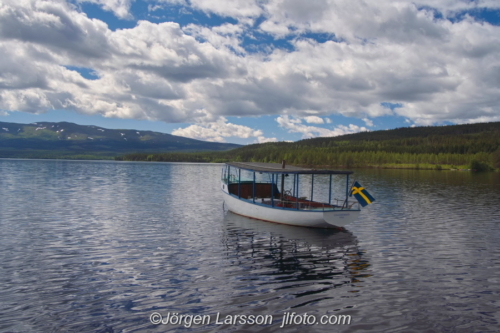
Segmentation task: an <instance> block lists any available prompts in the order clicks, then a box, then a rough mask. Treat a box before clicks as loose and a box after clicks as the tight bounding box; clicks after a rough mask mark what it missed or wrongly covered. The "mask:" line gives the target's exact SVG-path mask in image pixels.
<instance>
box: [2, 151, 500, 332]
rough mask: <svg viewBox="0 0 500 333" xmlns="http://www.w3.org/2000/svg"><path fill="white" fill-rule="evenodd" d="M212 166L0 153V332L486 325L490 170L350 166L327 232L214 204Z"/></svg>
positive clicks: (492, 283)
mask: <svg viewBox="0 0 500 333" xmlns="http://www.w3.org/2000/svg"><path fill="white" fill-rule="evenodd" d="M220 168H221V165H206V164H205V165H202V164H168V163H128V162H108V161H106V162H100V161H99V162H94V161H53V160H8V159H7V160H5V159H4V160H0V175H1V177H0V332H115V333H116V332H167V331H172V332H212V331H216V332H233V331H238V332H259V331H260V332H275V331H280V332H304V331H308V332H498V330H499V327H500V325H499V324H500V246H499V240H500V209H499V203H500V174H498V173H486V174H472V173H469V172H451V171H441V172H439V171H410V170H356V171H355V175H356V179H358V180H359V182H360V183H361V184H362V185H364V186H365V187H367V188H368V189H369V191H370V193H371V194H372V195H373V196H374V197H375V198H376V200H377V201H376V202H375V203H374V204H373V205H370V206H368V207H366V208H365V209H363V210H362V212H361V215H360V218H359V219H358V221H357V222H355V223H353V224H351V225H348V226H347V229H348V230H347V232H339V231H328V230H317V229H306V228H300V227H290V226H283V225H277V224H272V223H266V222H261V221H256V220H251V219H247V218H243V217H239V216H236V215H234V214H231V213H225V212H224V210H223V205H222V195H221V193H220V190H219V179H220ZM153 313H157V314H155V315H153V316H152V314H153ZM284 313H289V314H291V313H295V317H293V318H295V323H293V322H292V324H289V325H284V327H283V328H280V326H283V323H282V318H283V314H284ZM174 314H178V316H180V315H184V316H191V317H190V318H191V319H190V320H192V321H193V320H195V316H198V317H197V318H199V319H200V318H208V319H207V320H209V321H205V322H200V324H199V325H194V324H193V325H192V326H191V327H184V326H189V325H187V323H188V319H186V318H188V317H185V318H184V319H182V320H183V321H182V323H181V324H174V323H175V321H174V320H172V318H174V317H175V318H177V319H179V317H178V316H177V317H176V316H174ZM158 315H161V316H162V317H161V318H160V317H158ZM238 315H240V316H247V317H246V318H247V320H248V319H249V318H250V317H251V316H254V319H255V320H259V319H263V318H265V319H268V318H270V317H271V316H272V323H271V324H269V322H266V323H262V324H256V323H254V324H249V323H248V322H247V324H240V323H239V322H236V323H224V322H223V321H224V320H226V319H227V318H230V320H233V319H234V320H235V318H237V319H238V318H239V319H241V318H242V317H237V316H238ZM155 316H156V317H155ZM169 316H170V317H169ZM217 316H219V319H217ZM299 316H301V317H300V319H302V318H307V319H308V320H311V321H310V322H311V323H312V320H313V319H317V320H318V321H319V320H320V319H322V318H323V319H324V318H327V319H328V320H331V321H332V322H333V321H334V320H335V321H336V323H335V324H333V323H326V324H322V323H320V324H311V325H309V324H303V323H302V324H300V323H298V320H297V317H299ZM347 316H350V323H349V324H347V323H346V322H342V323H341V324H340V325H339V324H338V322H340V321H341V319H342V320H345V319H346V318H348V317H347ZM158 318H160V319H163V321H164V322H168V323H167V324H159V325H154V324H152V323H151V320H153V321H154V320H158ZM288 318H289V317H288ZM311 318H312V319H311Z"/></svg>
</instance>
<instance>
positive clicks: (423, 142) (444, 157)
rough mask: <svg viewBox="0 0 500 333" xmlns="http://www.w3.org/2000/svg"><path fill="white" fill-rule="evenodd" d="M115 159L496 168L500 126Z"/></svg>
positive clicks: (435, 128)
mask: <svg viewBox="0 0 500 333" xmlns="http://www.w3.org/2000/svg"><path fill="white" fill-rule="evenodd" d="M117 159H122V160H131V161H146V160H147V161H168V162H227V161H253V162H278V163H279V162H281V161H282V160H286V161H287V163H289V164H294V165H305V166H319V167H324V166H328V167H346V168H352V167H390V168H394V167H397V168H415V169H420V168H426V169H436V170H441V169H443V168H448V169H456V168H470V169H477V170H479V169H485V170H487V169H490V168H491V167H495V168H500V122H492V123H478V124H465V125H450V126H429V127H415V128H397V129H392V130H382V131H374V132H362V133H354V134H347V135H342V136H337V137H321V138H313V139H306V140H301V141H297V142H268V143H262V144H253V145H247V146H243V147H240V148H237V149H232V150H229V151H219V152H204V153H195V154H193V153H158V154H156V153H155V154H148V155H146V154H140V153H138V154H127V155H124V156H119V157H118V158H117ZM478 163H479V164H481V167H478ZM472 165H475V166H474V167H472Z"/></svg>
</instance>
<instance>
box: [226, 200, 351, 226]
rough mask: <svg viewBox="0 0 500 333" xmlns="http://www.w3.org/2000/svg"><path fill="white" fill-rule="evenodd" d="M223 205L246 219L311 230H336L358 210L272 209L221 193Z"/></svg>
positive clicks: (349, 221)
mask: <svg viewBox="0 0 500 333" xmlns="http://www.w3.org/2000/svg"><path fill="white" fill-rule="evenodd" d="M223 194H224V204H225V206H226V208H227V209H228V210H230V211H231V212H233V213H236V214H239V215H243V216H246V217H250V218H254V219H258V220H263V221H268V222H275V223H282V224H288V225H295V226H302V227H311V228H338V227H344V226H345V225H347V224H349V223H351V222H354V221H355V220H356V219H357V218H358V215H359V213H360V211H359V210H349V209H345V210H330V211H322V210H318V211H314V210H291V209H282V208H273V207H269V206H267V205H260V204H255V203H253V202H252V201H250V200H241V199H239V198H236V197H234V196H232V195H230V194H228V193H227V192H225V191H223Z"/></svg>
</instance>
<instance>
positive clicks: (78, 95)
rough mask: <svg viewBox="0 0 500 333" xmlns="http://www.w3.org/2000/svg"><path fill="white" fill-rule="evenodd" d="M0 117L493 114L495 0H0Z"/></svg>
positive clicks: (292, 136) (281, 129)
mask: <svg viewBox="0 0 500 333" xmlns="http://www.w3.org/2000/svg"><path fill="white" fill-rule="evenodd" d="M0 54H1V55H2V56H1V57H0V121H5V122H17V123H31V122H37V121H69V122H74V123H77V124H82V125H98V126H102V127H107V128H122V129H138V130H153V131H159V132H164V133H170V134H174V135H180V136H185V137H190V138H195V139H199V140H204V141H214V142H230V143H238V144H252V143H260V142H271V141H297V140H301V139H305V138H311V137H318V136H337V135H343V134H349V133H356V132H360V131H375V130H383V129H391V128H398V127H410V126H428V125H450V124H463V123H477V122H488V121H500V1H498V0H470V1H469V0H432V1H431V0H414V1H405V0H383V1H360V0H314V1H305V0H75V1H64V0H50V1H45V0H2V1H1V2H0Z"/></svg>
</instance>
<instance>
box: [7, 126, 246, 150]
mask: <svg viewBox="0 0 500 333" xmlns="http://www.w3.org/2000/svg"><path fill="white" fill-rule="evenodd" d="M237 147H240V145H237V144H231V143H217V142H205V141H200V140H194V139H189V138H185V137H181V136H175V135H171V134H166V133H159V132H152V131H137V130H130V129H108V128H103V127H99V126H85V125H77V124H74V123H68V122H58V123H54V122H37V123H31V124H18V123H6V122H0V158H1V157H11V158H81V159H90V158H96V159H102V158H104V159H106V158H113V157H115V156H117V155H120V154H127V153H134V152H155V153H158V152H194V151H222V150H228V149H234V148H237Z"/></svg>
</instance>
